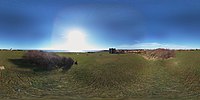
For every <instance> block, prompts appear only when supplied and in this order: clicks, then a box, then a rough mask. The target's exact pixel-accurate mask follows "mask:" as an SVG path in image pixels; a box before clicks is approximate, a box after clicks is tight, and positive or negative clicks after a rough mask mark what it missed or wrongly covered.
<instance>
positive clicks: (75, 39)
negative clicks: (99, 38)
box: [65, 29, 93, 52]
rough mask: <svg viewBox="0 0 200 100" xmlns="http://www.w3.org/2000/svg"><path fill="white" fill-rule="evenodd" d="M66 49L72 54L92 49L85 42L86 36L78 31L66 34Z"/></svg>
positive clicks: (74, 30)
mask: <svg viewBox="0 0 200 100" xmlns="http://www.w3.org/2000/svg"><path fill="white" fill-rule="evenodd" d="M66 39H67V40H66V44H65V45H66V48H67V49H68V50H69V51H72V52H81V51H83V50H88V49H93V48H92V46H91V45H90V44H89V43H88V42H87V36H86V34H85V33H84V32H83V31H81V30H78V29H73V30H70V31H68V32H67V34H66Z"/></svg>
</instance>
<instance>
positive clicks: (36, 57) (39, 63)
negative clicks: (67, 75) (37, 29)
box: [23, 50, 74, 70]
mask: <svg viewBox="0 0 200 100" xmlns="http://www.w3.org/2000/svg"><path fill="white" fill-rule="evenodd" d="M23 58H24V59H25V60H27V61H28V62H30V63H31V64H34V65H36V67H37V68H41V69H45V70H53V69H57V68H62V69H63V70H67V69H70V68H71V66H72V65H73V64H74V60H73V59H72V58H70V57H69V58H67V57H60V56H58V55H56V54H54V53H46V52H42V51H37V50H31V51H28V52H27V53H25V55H24V57H23Z"/></svg>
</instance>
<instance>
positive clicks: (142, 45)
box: [117, 43, 191, 49]
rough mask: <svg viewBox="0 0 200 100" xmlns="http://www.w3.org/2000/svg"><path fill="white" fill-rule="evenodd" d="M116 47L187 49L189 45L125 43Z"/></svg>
mask: <svg viewBox="0 0 200 100" xmlns="http://www.w3.org/2000/svg"><path fill="white" fill-rule="evenodd" d="M117 48H119V49H156V48H167V49H188V48H191V47H188V46H184V45H177V44H166V43H136V44H132V45H130V44H127V45H120V46H118V47H117Z"/></svg>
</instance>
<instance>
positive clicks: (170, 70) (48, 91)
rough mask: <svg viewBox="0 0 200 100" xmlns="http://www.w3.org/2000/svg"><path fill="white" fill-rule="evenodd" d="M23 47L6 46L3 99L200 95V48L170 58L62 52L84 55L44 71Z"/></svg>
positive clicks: (0, 74)
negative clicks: (36, 67) (25, 58)
mask: <svg viewBox="0 0 200 100" xmlns="http://www.w3.org/2000/svg"><path fill="white" fill-rule="evenodd" d="M23 54H24V52H23V51H0V66H4V67H5V69H4V70H0V81H1V82H0V90H1V91H0V99H6V98H10V99H15V98H20V99H36V100H38V99H47V100H48V99H61V98H65V99H70V100H77V99H86V98H87V99H91V100H93V99H96V100H101V99H105V100H110V99H111V100H112V99H113V100H114V99H120V100H123V99H124V100H127V99H130V100H132V99H134V100H144V99H148V100H149V99H152V100H155V99H158V100H159V99H176V100H177V99H180V100H183V99H200V51H179V52H178V51H177V52H176V57H175V58H172V59H168V60H148V59H145V58H143V57H142V56H140V55H138V54H108V53H107V52H104V53H89V54H87V53H79V54H77V53H57V54H58V55H60V56H66V57H72V58H73V59H75V60H76V61H78V65H73V66H72V68H71V69H70V70H68V71H65V72H63V71H61V70H54V71H49V72H47V71H40V70H34V69H32V65H30V64H28V63H25V62H24V61H23V60H21V58H22V56H23Z"/></svg>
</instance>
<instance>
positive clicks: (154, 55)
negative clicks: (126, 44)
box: [144, 48, 175, 59]
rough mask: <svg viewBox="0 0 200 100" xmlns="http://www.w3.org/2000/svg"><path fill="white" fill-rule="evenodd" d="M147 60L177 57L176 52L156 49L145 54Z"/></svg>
mask: <svg viewBox="0 0 200 100" xmlns="http://www.w3.org/2000/svg"><path fill="white" fill-rule="evenodd" d="M144 56H145V58H148V59H169V58H173V57H175V51H174V50H169V49H161V48H159V49H155V50H147V51H146V52H144Z"/></svg>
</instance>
